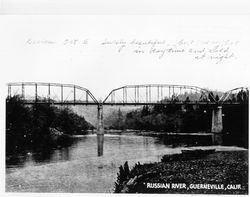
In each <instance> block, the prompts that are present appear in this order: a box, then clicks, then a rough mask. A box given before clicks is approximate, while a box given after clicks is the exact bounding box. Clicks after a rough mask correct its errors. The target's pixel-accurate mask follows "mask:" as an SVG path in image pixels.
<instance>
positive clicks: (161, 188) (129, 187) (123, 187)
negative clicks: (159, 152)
mask: <svg viewBox="0 0 250 197" xmlns="http://www.w3.org/2000/svg"><path fill="white" fill-rule="evenodd" d="M199 148H200V147H195V149H199ZM211 148H213V147H209V148H208V147H206V148H205V147H202V149H204V150H209V149H211ZM182 150H185V149H182ZM115 185H116V186H115V190H114V192H115V193H168V194H174V193H180V194H184V193H185V194H248V149H243V148H239V147H235V148H233V149H228V148H225V147H217V148H216V151H215V152H214V153H210V154H207V155H205V156H204V155H203V156H198V157H191V158H190V155H189V156H187V155H186V156H185V155H184V154H183V153H182V154H180V153H178V154H172V155H164V156H163V157H162V159H161V161H160V162H155V163H144V164H140V163H138V164H135V166H133V167H132V168H131V169H129V167H128V164H127V163H125V164H124V165H123V166H120V172H119V175H118V177H117V181H116V184H115Z"/></svg>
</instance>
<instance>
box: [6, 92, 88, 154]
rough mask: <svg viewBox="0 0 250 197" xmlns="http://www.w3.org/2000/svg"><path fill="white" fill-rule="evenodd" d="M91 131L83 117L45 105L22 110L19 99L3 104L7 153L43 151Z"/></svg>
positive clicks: (9, 100) (65, 109)
mask: <svg viewBox="0 0 250 197" xmlns="http://www.w3.org/2000/svg"><path fill="white" fill-rule="evenodd" d="M90 128H92V125H90V124H89V123H88V122H86V121H85V119H84V118H83V117H80V116H78V115H76V114H75V113H73V111H72V110H70V109H68V108H64V109H62V110H59V109H58V108H56V107H53V106H51V105H48V104H35V105H32V106H30V107H28V106H25V105H24V103H23V101H22V99H21V98H20V97H19V96H14V97H11V98H7V100H6V153H7V154H12V153H15V152H21V151H24V150H27V149H43V148H47V147H51V146H57V145H60V144H67V143H69V142H70V139H69V137H68V136H69V135H73V134H85V133H86V130H87V129H90Z"/></svg>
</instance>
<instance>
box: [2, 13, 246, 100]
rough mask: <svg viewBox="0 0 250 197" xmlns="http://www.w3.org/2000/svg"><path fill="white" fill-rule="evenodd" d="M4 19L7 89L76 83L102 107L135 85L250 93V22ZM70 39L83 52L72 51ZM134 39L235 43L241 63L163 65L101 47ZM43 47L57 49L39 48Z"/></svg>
mask: <svg viewBox="0 0 250 197" xmlns="http://www.w3.org/2000/svg"><path fill="white" fill-rule="evenodd" d="M4 17H5V20H4V21H2V24H3V25H2V26H3V27H4V31H2V32H1V38H0V39H1V46H0V58H1V62H2V63H1V64H2V65H1V69H3V73H4V80H3V81H4V82H22V81H24V82H26V81H34V82H36V81H37V82H57V83H71V84H76V85H79V86H83V87H86V88H88V89H89V90H90V91H91V92H92V93H93V94H94V95H95V97H96V98H97V99H100V98H102V99H104V98H105V97H106V96H107V94H108V93H109V92H110V91H111V90H112V89H114V88H117V87H120V86H124V85H129V84H151V83H153V84H185V85H196V86H200V87H203V88H210V89H217V90H224V91H225V90H229V89H232V88H234V87H238V86H248V85H249V74H250V69H249V65H250V64H249V63H250V60H249V51H250V45H249V44H250V39H249V35H250V27H249V25H246V24H248V22H249V16H243V15H242V16H240V15H238V16H236V15H234V16H230V15H227V16H220V15H214V16H211V15H165V16H148V17H147V16H135V15H134V16H84V15H82V16H60V15H58V16H25V15H22V16H4ZM6 18H7V19H8V20H6ZM2 19H3V17H2ZM71 39H77V40H78V41H79V42H81V44H77V45H71V44H66V45H65V42H68V41H69V40H71ZM134 39H136V40H144V41H145V40H146V41H148V40H158V41H163V40H164V41H165V43H176V42H177V41H179V40H182V39H184V40H186V41H190V40H194V41H224V40H229V41H232V42H234V45H232V46H230V50H231V52H233V53H234V55H233V57H232V58H229V59H227V60H223V61H222V62H220V63H217V64H216V62H215V61H211V60H207V59H204V60H197V59H195V58H194V56H193V55H189V54H185V53H184V54H181V55H178V54H176V55H169V54H167V55H164V56H163V57H162V58H159V57H158V56H157V55H152V54H149V53H147V52H145V53H144V54H135V53H134V52H133V50H134V48H133V47H130V48H129V47H128V46H127V47H125V48H124V49H123V50H122V52H117V50H118V48H117V47H116V46H114V45H112V46H103V45H101V43H102V42H104V41H105V40H109V41H112V40H122V41H127V42H128V41H131V40H134ZM84 40H85V42H86V43H87V44H86V43H85V44H83V43H82V42H84ZM40 41H42V42H43V41H44V42H47V41H48V42H50V41H52V42H55V44H44V43H40V44H37V43H36V42H40ZM236 43H237V44H236ZM200 47H201V46H198V48H200Z"/></svg>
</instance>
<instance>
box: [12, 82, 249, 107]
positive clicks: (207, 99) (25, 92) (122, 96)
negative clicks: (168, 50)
mask: <svg viewBox="0 0 250 197" xmlns="http://www.w3.org/2000/svg"><path fill="white" fill-rule="evenodd" d="M7 86H8V97H11V96H14V95H18V96H20V97H21V98H22V99H23V100H24V102H25V103H26V104H34V103H50V104H60V105H157V104H159V105H161V104H166V105H167V104H175V105H178V104H179V105H183V104H199V105H202V104H204V105H220V104H221V105H222V104H241V103H243V102H246V101H248V99H249V90H248V88H246V87H240V88H235V89H232V90H229V91H227V92H225V93H224V94H223V95H222V96H221V97H220V98H216V97H215V95H214V94H213V92H211V91H209V90H207V89H204V88H200V87H197V86H188V85H169V84H148V85H128V86H123V87H120V88H116V89H113V90H112V91H111V92H110V93H109V94H108V96H107V97H106V98H105V99H104V100H103V101H102V102H98V101H97V99H96V98H95V97H94V96H93V94H92V93H91V92H90V91H89V90H88V89H86V88H83V87H81V86H77V85H72V84H59V83H37V82H18V83H8V84H7Z"/></svg>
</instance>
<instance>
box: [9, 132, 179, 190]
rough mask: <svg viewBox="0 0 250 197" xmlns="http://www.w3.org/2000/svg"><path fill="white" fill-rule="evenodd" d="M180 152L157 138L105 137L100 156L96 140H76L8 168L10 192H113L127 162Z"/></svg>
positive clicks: (30, 155) (153, 159) (90, 137)
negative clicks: (118, 175)
mask: <svg viewBox="0 0 250 197" xmlns="http://www.w3.org/2000/svg"><path fill="white" fill-rule="evenodd" d="M179 152H181V148H171V147H170V146H167V145H165V144H164V143H163V142H162V141H161V140H159V138H157V137H148V136H135V135H110V134H105V136H104V151H103V155H102V156H100V157H98V156H97V136H96V135H86V136H77V137H75V138H74V143H73V144H72V145H71V146H69V147H65V148H58V149H54V150H50V151H47V152H43V153H26V154H25V155H22V156H19V157H18V158H16V159H14V160H13V161H12V162H7V166H6V191H7V192H95V193H96V192H101V193H104V192H105V193H106V192H112V191H113V188H114V183H115V181H116V177H117V173H118V170H119V166H120V165H122V164H124V163H125V161H128V164H129V167H130V168H131V167H132V166H133V165H134V164H135V163H137V162H140V163H144V162H157V161H160V159H161V157H162V156H163V155H164V154H172V153H179Z"/></svg>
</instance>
